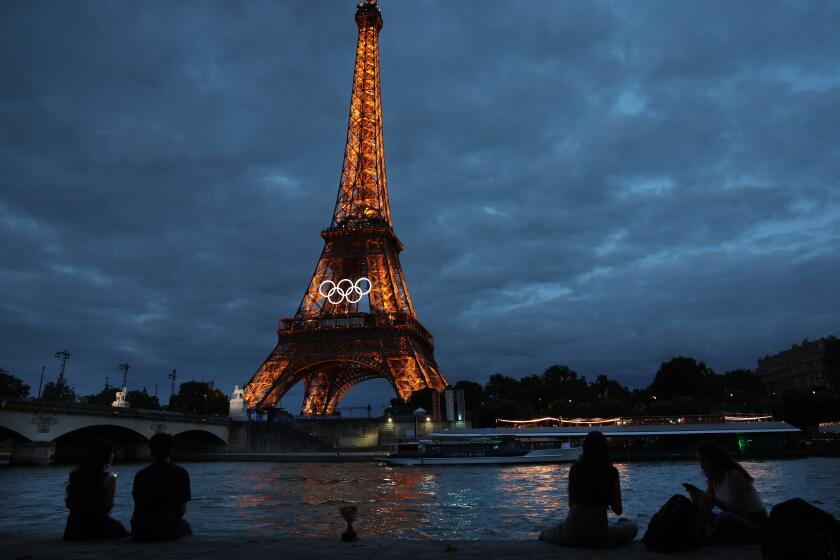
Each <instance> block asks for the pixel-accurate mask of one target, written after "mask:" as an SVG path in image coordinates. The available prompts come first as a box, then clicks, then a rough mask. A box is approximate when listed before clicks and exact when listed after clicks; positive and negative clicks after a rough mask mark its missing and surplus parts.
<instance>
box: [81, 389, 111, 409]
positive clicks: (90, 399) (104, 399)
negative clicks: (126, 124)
mask: <svg viewBox="0 0 840 560" xmlns="http://www.w3.org/2000/svg"><path fill="white" fill-rule="evenodd" d="M118 390H119V389H117V387H105V388H103V389H102V390H101V391H99V392H98V393H95V394H93V395H88V396H86V397H85V398H84V401H85V402H86V403H88V404H101V405H110V404H111V403H112V402H114V399H115V398H116V392H117V391H118Z"/></svg>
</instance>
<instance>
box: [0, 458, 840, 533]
mask: <svg viewBox="0 0 840 560" xmlns="http://www.w3.org/2000/svg"><path fill="white" fill-rule="evenodd" d="M742 464H743V465H744V467H745V468H746V469H747V470H748V471H749V472H750V473H751V474H752V475H753V477H755V484H756V487H757V489H758V492H759V494H760V495H761V497H762V499H763V500H764V502H765V504H766V505H767V506H768V509H769V506H772V505H773V504H775V503H778V502H781V501H784V500H786V499H789V498H793V497H802V498H804V499H806V500H808V501H810V502H812V503H814V504H816V505H817V506H818V507H821V508H823V509H825V510H827V511H829V512H831V513H833V514H834V515H837V516H840V458H807V459H788V460H773V461H769V460H768V461H747V462H744V463H742ZM183 466H185V467H186V468H187V469H188V470H189V472H190V476H191V478H192V494H193V501H192V502H190V504H189V507H188V508H187V519H188V520H189V521H190V523H191V524H192V526H193V530H194V532H195V533H196V534H207V535H214V536H230V537H234V536H236V537H243V536H244V537H249V538H274V537H283V536H295V537H328V538H336V537H337V536H338V535H339V534H340V533H341V531H342V530H343V529H344V522H343V521H342V520H341V519H340V516H339V514H338V507H339V506H340V505H343V504H346V503H354V504H357V505H358V507H359V518H358V521H357V523H355V526H356V529H357V531H358V532H359V534H360V535H362V536H364V535H368V536H379V537H399V538H408V539H422V538H435V539H448V538H464V539H484V538H516V539H529V538H535V537H536V535H537V533H538V532H539V529H540V528H541V527H543V526H547V525H549V524H551V523H554V522H556V521H558V520H559V519H560V518H561V517H562V516H563V515H564V514H565V511H566V507H567V501H566V491H567V490H566V480H567V476H568V472H569V466H568V465H548V466H541V465H523V466H477V467H466V466H465V467H390V466H385V465H381V464H377V463H184V464H183ZM617 466H618V469H619V471H620V473H621V486H622V491H623V494H624V504H625V505H624V509H625V510H626V513H627V514H628V515H632V516H635V517H636V518H637V520H638V521H639V522H640V524H641V525H642V529H644V527H645V526H646V524H647V521H648V520H649V519H650V517H651V515H652V514H653V513H654V512H655V511H656V510H657V509H658V508H659V506H660V505H661V504H662V503H664V502H665V500H666V499H667V498H668V497H669V496H670V495H671V494H674V493H676V492H679V491H681V490H682V488H681V486H680V483H682V482H692V483H694V484H696V485H698V486H702V484H703V477H702V475H701V473H700V468H699V466H698V465H697V464H696V463H692V462H672V463H631V464H623V465H617ZM141 467H142V465H134V464H132V465H117V466H115V467H114V469H113V470H114V471H115V472H117V473H119V477H118V487H117V503H116V506H115V508H114V512H113V515H114V517H115V518H117V519H118V520H120V521H122V522H123V523H124V524H125V525H128V521H129V518H130V516H131V481H132V478H133V476H134V473H135V472H137V470H138V469H139V468H141ZM69 470H70V469H69V467H66V466H61V467H58V466H55V467H26V468H25V467H9V466H5V465H4V466H0V503H2V504H3V507H2V508H0V533H10V532H14V533H25V534H29V535H33V536H35V535H43V536H47V535H49V536H56V535H59V534H60V533H61V532H62V531H63V529H64V523H65V520H66V515H67V512H66V510H65V509H64V503H63V495H64V485H65V483H66V480H67V473H68V472H69Z"/></svg>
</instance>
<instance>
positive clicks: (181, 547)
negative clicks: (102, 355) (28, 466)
mask: <svg viewBox="0 0 840 560" xmlns="http://www.w3.org/2000/svg"><path fill="white" fill-rule="evenodd" d="M243 554H246V555H247V556H248V557H249V558H272V557H275V556H281V557H283V558H306V559H312V560H320V559H324V560H327V559H329V560H334V559H335V558H341V559H342V560H355V559H358V560H402V559H406V560H409V559H411V560H414V559H416V558H424V559H429V558H446V559H449V560H473V559H474V560H487V559H489V558H493V559H499V560H506V559H511V560H512V559H520V558H521V559H526V558H527V559H529V560H556V559H557V558H559V557H562V558H563V559H564V560H596V559H598V560H611V559H615V560H618V559H630V560H653V559H657V560H661V559H662V558H667V557H668V556H663V555H661V554H657V553H654V552H650V551H649V550H647V549H646V548H645V547H644V545H643V544H642V543H641V542H639V541H635V542H633V543H631V544H629V545H627V546H624V547H621V548H616V549H609V550H584V549H575V548H561V547H558V546H555V545H550V544H546V543H543V542H540V541H536V540H529V541H521V540H475V541H461V540H452V541H430V540H397V539H362V540H359V541H357V542H355V543H344V542H341V541H340V540H339V539H338V538H336V539H334V540H326V539H283V538H277V539H248V538H244V539H218V538H211V537H202V536H195V537H187V538H185V539H182V540H180V541H176V542H167V543H151V544H140V543H135V542H133V541H131V540H129V539H124V540H119V541H108V542H89V543H65V542H63V541H61V540H58V538H53V539H46V538H44V539H34V538H28V537H19V536H17V535H14V534H6V535H0V558H8V559H9V560H51V559H56V560H58V559H64V558H73V559H74V560H99V559H100V558H108V557H113V556H119V557H120V558H121V559H123V560H128V559H136V560H146V559H149V560H151V559H173V560H180V559H184V560H186V559H188V558H202V559H213V558H220V559H221V558H224V559H227V558H238V557H241V556H242V555H243ZM675 557H677V558H679V559H680V560H695V559H697V560H700V559H701V558H702V559H710V560H742V559H751V558H754V559H755V560H759V559H760V558H761V552H760V549H759V547H758V546H748V547H714V548H704V549H701V550H697V551H692V552H686V553H681V554H679V555H678V556H675Z"/></svg>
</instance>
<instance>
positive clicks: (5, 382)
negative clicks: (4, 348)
mask: <svg viewBox="0 0 840 560" xmlns="http://www.w3.org/2000/svg"><path fill="white" fill-rule="evenodd" d="M0 395H2V396H4V397H17V398H19V399H25V398H26V397H28V396H29V385H27V384H26V383H24V382H23V380H22V379H19V378H17V377H15V376H14V375H12V374H11V373H9V372H8V371H7V370H5V369H2V368H0Z"/></svg>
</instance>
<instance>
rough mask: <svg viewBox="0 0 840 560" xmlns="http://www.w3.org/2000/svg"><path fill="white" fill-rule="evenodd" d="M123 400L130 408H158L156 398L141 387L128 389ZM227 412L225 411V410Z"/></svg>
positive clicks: (158, 404)
mask: <svg viewBox="0 0 840 560" xmlns="http://www.w3.org/2000/svg"><path fill="white" fill-rule="evenodd" d="M125 400H127V401H128V404H129V405H130V406H131V408H146V409H149V410H160V402H158V398H157V397H156V396H154V395H149V393H148V392H147V391H146V388H145V387H143V390H142V391H129V392H128V395H126V397H125ZM225 414H227V411H226V412H225Z"/></svg>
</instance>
